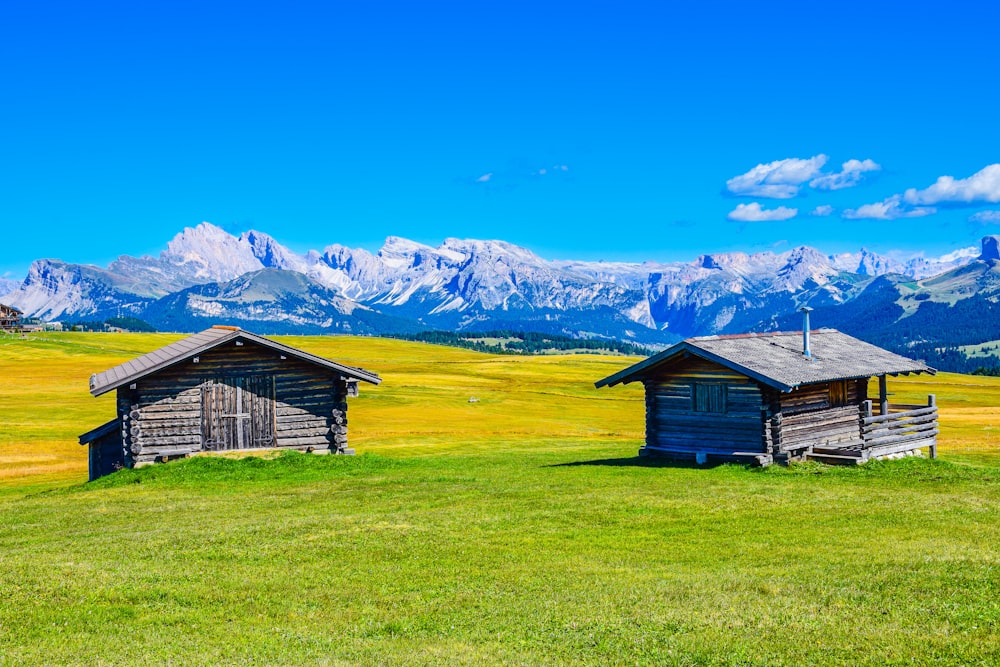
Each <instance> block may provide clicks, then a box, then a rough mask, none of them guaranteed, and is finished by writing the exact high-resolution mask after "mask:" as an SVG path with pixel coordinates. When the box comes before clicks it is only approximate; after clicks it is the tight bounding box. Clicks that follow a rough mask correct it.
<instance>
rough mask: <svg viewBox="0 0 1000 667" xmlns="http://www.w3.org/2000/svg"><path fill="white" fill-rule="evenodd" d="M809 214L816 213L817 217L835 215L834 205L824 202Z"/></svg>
mask: <svg viewBox="0 0 1000 667" xmlns="http://www.w3.org/2000/svg"><path fill="white" fill-rule="evenodd" d="M809 215H815V216H817V217H821V218H823V217H826V216H828V215H833V207H832V206H830V205H829V204H823V205H822V206H817V207H816V208H814V209H813V210H812V211H811V212H810V213H809Z"/></svg>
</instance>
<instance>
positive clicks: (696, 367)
mask: <svg viewBox="0 0 1000 667" xmlns="http://www.w3.org/2000/svg"><path fill="white" fill-rule="evenodd" d="M800 341H801V342H800ZM935 372H936V371H935V370H934V369H933V368H930V367H928V366H927V365H926V364H924V363H922V362H919V361H914V360H912V359H907V358H906V357H902V356H900V355H898V354H893V353H892V352H889V351H887V350H884V349H882V348H880V347H876V346H875V345H871V344H869V343H866V342H864V341H861V340H858V339H857V338H854V337H852V336H848V335H847V334H844V333H841V332H839V331H836V330H834V329H818V330H816V331H812V332H809V331H808V330H807V331H806V332H805V333H803V332H801V331H799V332H778V333H766V334H743V335H735V336H705V337H700V338H689V339H687V340H685V341H682V342H680V343H677V344H676V345H674V346H672V347H670V348H668V349H666V350H664V351H663V352H660V353H659V354H656V355H654V356H652V357H650V358H648V359H646V360H644V361H641V362H639V363H637V364H635V365H633V366H630V367H628V368H626V369H624V370H622V371H620V372H618V373H615V374H614V375H611V376H609V377H606V378H604V379H603V380H600V381H599V382H597V383H596V386H597V387H599V388H600V387H611V386H614V385H617V384H627V383H629V382H642V383H643V386H644V387H645V389H646V392H645V394H646V443H645V446H644V447H642V449H640V451H639V454H640V455H660V456H665V457H671V458H676V459H693V460H695V461H697V462H698V463H704V462H706V461H708V460H710V459H714V460H735V461H743V462H751V463H758V464H760V465H768V464H770V463H772V462H776V461H777V462H788V461H793V460H803V459H816V460H820V461H824V462H827V463H862V462H864V461H867V460H868V459H870V458H875V457H886V456H896V455H905V454H914V453H918V452H919V450H920V448H922V447H928V448H929V449H930V453H931V456H935V455H936V444H937V441H936V436H937V433H938V430H937V407H936V406H935V404H934V397H933V396H930V397H929V398H928V402H927V404H926V405H892V404H890V403H889V402H888V392H887V386H886V376H889V375H892V376H896V375H900V374H902V375H909V374H911V373H931V374H933V373H935ZM873 377H877V378H878V379H879V388H880V392H879V394H880V395H879V397H878V398H877V399H875V400H871V399H869V397H868V383H869V380H870V379H871V378H873Z"/></svg>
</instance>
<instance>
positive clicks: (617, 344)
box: [389, 329, 652, 356]
mask: <svg viewBox="0 0 1000 667" xmlns="http://www.w3.org/2000/svg"><path fill="white" fill-rule="evenodd" d="M389 337H390V338H398V339H401V340H411V341H417V342H421V343H434V344H436V345H450V346H452V347H461V348H465V349H467V350H475V351H477V352H489V353H492V354H523V355H531V354H541V353H544V352H549V351H552V350H558V351H569V350H586V351H589V352H595V353H597V352H617V353H620V354H624V355H626V356H648V355H650V354H652V351H651V350H649V349H648V348H645V347H643V346H641V345H636V344H634V343H625V342H622V341H617V340H607V339H595V338H587V339H581V338H571V337H569V336H561V335H558V334H546V333H539V332H535V331H514V330H509V329H500V330H494V331H468V332H462V333H456V332H453V331H421V332H420V333H415V334H391V335H389ZM488 339H499V341H503V342H492V341H490V340H488Z"/></svg>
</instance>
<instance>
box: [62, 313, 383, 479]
mask: <svg viewBox="0 0 1000 667" xmlns="http://www.w3.org/2000/svg"><path fill="white" fill-rule="evenodd" d="M359 381H363V382H369V383H371V384H378V383H380V382H381V379H380V378H379V376H378V375H376V374H374V373H371V372H369V371H366V370H364V369H362V368H354V367H352V366H346V365H344V364H340V363H337V362H335V361H331V360H329V359H324V358H323V357H318V356H315V355H313V354H309V353H308V352H303V351H302V350H298V349H296V348H293V347H290V346H288V345H284V344H282V343H279V342H277V341H273V340H270V339H268V338H264V337H263V336H258V335H256V334H252V333H250V332H248V331H243V330H242V329H239V328H237V327H218V326H217V327H212V328H211V329H207V330H205V331H202V332H201V333H198V334H195V335H193V336H189V337H187V338H184V339H183V340H180V341H177V342H176V343H173V344H171V345H167V346H166V347H163V348H160V349H159V350H155V351H153V352H150V353H149V354H146V355H143V356H141V357H139V358H137V359H133V360H132V361H127V362H125V363H124V364H121V365H119V366H115V367H114V368H111V369H109V370H106V371H104V372H102V373H98V374H95V375H93V376H91V378H90V393H91V394H93V395H94V396H101V395H103V394H106V393H108V392H110V391H115V392H117V396H118V401H117V416H116V417H115V418H114V419H112V420H111V421H109V422H108V423H106V424H104V425H102V426H100V427H98V428H96V429H94V430H92V431H90V432H88V433H85V434H83V435H81V436H80V444H81V445H88V446H89V455H90V459H89V460H90V479H96V478H98V477H101V476H103V475H106V474H108V473H110V472H113V471H114V470H117V469H119V468H122V467H133V466H137V465H143V464H148V463H152V462H156V461H168V460H170V459H175V458H180V457H185V456H189V455H191V454H194V453H196V452H204V451H227V450H250V449H263V448H278V449H297V450H301V451H315V452H330V453H349V454H352V453H354V452H353V450H352V449H349V448H348V447H347V398H348V397H349V396H357V395H358V382H359Z"/></svg>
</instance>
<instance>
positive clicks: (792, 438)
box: [772, 380, 867, 452]
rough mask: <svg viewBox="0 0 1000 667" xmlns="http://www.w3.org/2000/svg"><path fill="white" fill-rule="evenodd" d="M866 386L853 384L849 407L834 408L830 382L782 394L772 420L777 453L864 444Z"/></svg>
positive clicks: (848, 386) (848, 400)
mask: <svg viewBox="0 0 1000 667" xmlns="http://www.w3.org/2000/svg"><path fill="white" fill-rule="evenodd" d="M864 386H867V385H866V383H865V381H854V380H851V381H849V382H848V383H847V401H846V405H841V406H834V405H831V403H830V383H827V382H824V383H818V384H813V385H807V386H805V387H800V388H798V389H795V390H793V391H791V392H789V393H787V394H780V395H779V399H778V412H777V414H776V415H774V416H773V417H772V423H773V424H774V425H775V428H774V429H773V430H774V431H776V436H775V440H776V441H777V447H776V449H777V451H780V452H791V451H797V450H801V449H806V448H808V447H812V446H826V445H835V444H848V443H857V442H860V441H861V404H862V402H863V401H864V400H865V396H866V390H865V389H864V388H863V387H864Z"/></svg>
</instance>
